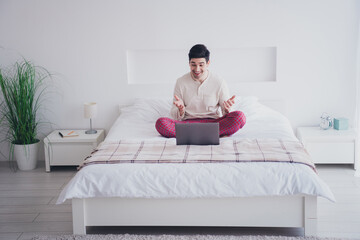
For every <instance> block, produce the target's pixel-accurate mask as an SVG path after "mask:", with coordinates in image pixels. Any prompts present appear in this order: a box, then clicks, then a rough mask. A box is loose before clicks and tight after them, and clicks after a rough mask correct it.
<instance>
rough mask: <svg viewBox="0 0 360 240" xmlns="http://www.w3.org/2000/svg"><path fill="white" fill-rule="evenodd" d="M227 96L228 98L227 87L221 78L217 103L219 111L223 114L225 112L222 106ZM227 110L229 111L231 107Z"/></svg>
mask: <svg viewBox="0 0 360 240" xmlns="http://www.w3.org/2000/svg"><path fill="white" fill-rule="evenodd" d="M229 98H230V94H229V88H228V86H227V84H226V82H225V80H222V83H221V87H220V93H219V102H220V103H219V104H220V107H221V112H222V115H223V116H224V115H225V114H226V113H225V108H224V102H225V101H227V100H228V99H229ZM229 112H231V109H230V111H229Z"/></svg>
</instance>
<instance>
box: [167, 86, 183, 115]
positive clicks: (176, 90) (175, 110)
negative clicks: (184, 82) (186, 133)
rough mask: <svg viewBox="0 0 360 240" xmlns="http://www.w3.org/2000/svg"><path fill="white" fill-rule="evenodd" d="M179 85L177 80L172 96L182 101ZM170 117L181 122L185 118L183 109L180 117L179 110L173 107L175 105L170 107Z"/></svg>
mask: <svg viewBox="0 0 360 240" xmlns="http://www.w3.org/2000/svg"><path fill="white" fill-rule="evenodd" d="M180 85H181V84H180V83H179V80H177V81H176V84H175V89H174V94H173V96H175V95H176V96H178V97H179V98H180V99H183V94H182V91H181V87H180ZM174 101H175V97H173V102H174ZM170 116H171V117H172V118H173V119H175V120H182V119H183V118H184V116H185V109H184V113H183V114H182V115H180V111H179V109H178V108H177V107H176V106H175V104H173V105H172V107H171V110H170Z"/></svg>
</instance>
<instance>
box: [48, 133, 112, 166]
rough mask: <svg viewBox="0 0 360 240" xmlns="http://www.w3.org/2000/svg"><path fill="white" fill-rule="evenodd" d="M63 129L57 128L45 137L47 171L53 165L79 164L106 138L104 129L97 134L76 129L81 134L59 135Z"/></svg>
mask: <svg viewBox="0 0 360 240" xmlns="http://www.w3.org/2000/svg"><path fill="white" fill-rule="evenodd" d="M61 131H62V130H55V131H53V132H52V133H50V134H49V135H48V136H47V137H45V138H44V148H45V169H46V172H50V169H51V166H71V165H74V166H78V165H79V164H81V163H82V162H83V161H84V159H85V158H86V157H87V156H89V155H90V153H91V152H92V151H93V150H94V149H95V148H96V147H97V146H98V145H99V143H100V142H102V141H104V138H105V132H104V130H102V129H101V130H97V133H96V134H85V131H86V130H75V132H76V133H77V134H79V136H75V137H65V138H62V137H61V136H60V135H59V132H61ZM64 131H65V130H64Z"/></svg>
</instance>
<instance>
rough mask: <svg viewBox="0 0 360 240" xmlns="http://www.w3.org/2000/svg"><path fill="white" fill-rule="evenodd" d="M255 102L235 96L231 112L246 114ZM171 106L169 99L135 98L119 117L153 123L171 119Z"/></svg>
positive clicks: (252, 99)
mask: <svg viewBox="0 0 360 240" xmlns="http://www.w3.org/2000/svg"><path fill="white" fill-rule="evenodd" d="M257 102H258V100H257V97H252V96H244V97H243V96H236V98H235V104H234V105H233V110H234V111H243V112H244V113H246V112H249V111H251V110H252V109H254V105H255V104H256V103H257ZM172 104H173V103H172V99H170V98H169V99H168V98H166V99H160V98H151V99H150V98H136V99H135V100H134V103H133V104H131V105H130V106H126V107H123V108H121V112H120V116H121V117H122V118H123V117H124V118H126V119H129V120H132V121H137V120H141V121H145V122H155V121H156V120H157V119H158V118H160V117H168V118H171V116H170V109H171V107H172Z"/></svg>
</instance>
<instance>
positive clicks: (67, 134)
mask: <svg viewBox="0 0 360 240" xmlns="http://www.w3.org/2000/svg"><path fill="white" fill-rule="evenodd" d="M59 135H60V136H61V137H62V138H67V137H77V136H79V134H78V133H77V132H75V131H73V130H62V131H59Z"/></svg>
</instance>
